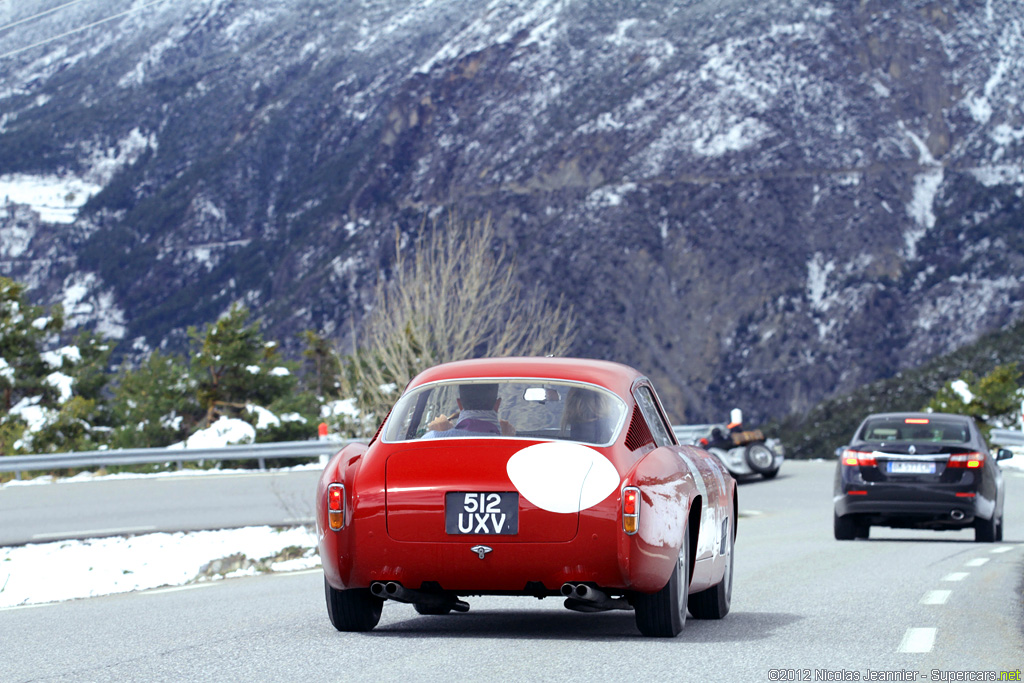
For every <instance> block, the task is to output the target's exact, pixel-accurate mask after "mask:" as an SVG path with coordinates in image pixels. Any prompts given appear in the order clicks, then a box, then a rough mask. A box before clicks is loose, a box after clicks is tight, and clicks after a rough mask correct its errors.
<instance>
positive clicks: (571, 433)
mask: <svg viewBox="0 0 1024 683" xmlns="http://www.w3.org/2000/svg"><path fill="white" fill-rule="evenodd" d="M460 404H461V405H460ZM625 415H626V405H625V403H624V402H623V401H622V399H621V398H619V397H618V396H616V395H615V394H613V393H612V392H610V391H608V390H607V389H603V388H601V387H598V386H595V385H591V384H583V383H575V382H565V381H559V380H537V379H510V378H495V379H473V380H453V381H449V382H436V383H432V384H427V385H424V386H421V387H417V388H415V389H413V390H412V391H410V392H408V393H407V394H405V395H404V396H402V398H401V399H399V401H398V403H397V404H395V408H394V410H392V411H391V416H390V417H389V418H388V421H387V424H386V425H385V428H384V433H383V437H384V440H385V441H389V442H396V441H409V440H415V439H450V438H526V439H564V440H570V441H577V442H580V443H587V444H592V445H608V444H610V443H612V442H614V441H615V439H616V437H617V436H618V434H619V432H620V431H621V430H622V426H623V424H624V422H625Z"/></svg>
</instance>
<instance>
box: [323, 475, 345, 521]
mask: <svg viewBox="0 0 1024 683" xmlns="http://www.w3.org/2000/svg"><path fill="white" fill-rule="evenodd" d="M327 523H328V525H329V526H330V527H331V531H337V530H338V529H340V528H342V527H343V526H345V485H344V484H331V485H330V486H328V487H327Z"/></svg>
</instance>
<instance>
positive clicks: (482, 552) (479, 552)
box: [470, 545, 493, 560]
mask: <svg viewBox="0 0 1024 683" xmlns="http://www.w3.org/2000/svg"><path fill="white" fill-rule="evenodd" d="M470 550H472V551H473V552H474V553H476V556H477V557H479V558H480V559H481V560H482V559H484V557H486V556H487V553H489V552H491V550H493V548H488V547H487V546H485V545H475V546H473V547H472V548H470Z"/></svg>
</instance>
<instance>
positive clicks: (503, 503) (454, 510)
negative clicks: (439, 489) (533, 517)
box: [444, 491, 519, 536]
mask: <svg viewBox="0 0 1024 683" xmlns="http://www.w3.org/2000/svg"><path fill="white" fill-rule="evenodd" d="M444 530H445V531H446V532H448V533H449V534H492V535H493V534H500V535H503V536H509V535H513V534H517V533H519V494H518V493H516V492H514V491H512V492H509V491H502V492H493V491H487V492H482V493H481V492H463V491H449V492H447V493H445V494H444Z"/></svg>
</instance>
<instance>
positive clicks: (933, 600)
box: [921, 591, 953, 605]
mask: <svg viewBox="0 0 1024 683" xmlns="http://www.w3.org/2000/svg"><path fill="white" fill-rule="evenodd" d="M952 592H953V591H928V592H927V593H925V594H924V597H923V598H921V604H922V605H945V604H946V601H947V600H949V596H950V594H951V593H952Z"/></svg>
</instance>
